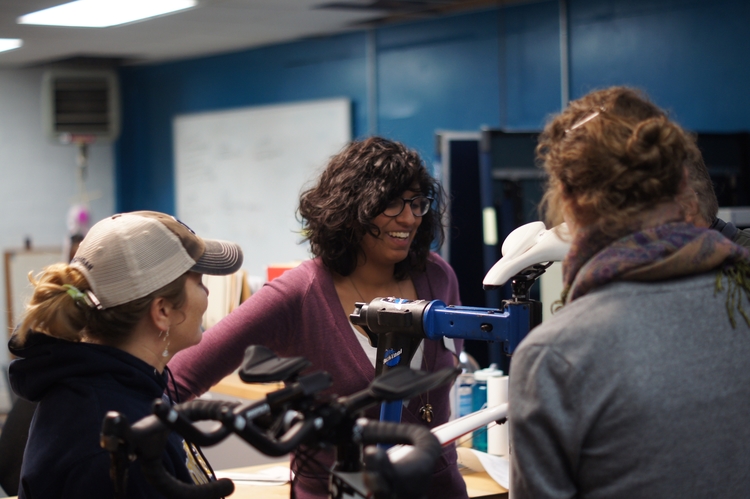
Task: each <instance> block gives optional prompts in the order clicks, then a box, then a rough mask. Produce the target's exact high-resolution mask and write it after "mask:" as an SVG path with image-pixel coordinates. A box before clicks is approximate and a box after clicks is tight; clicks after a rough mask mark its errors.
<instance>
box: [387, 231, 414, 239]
mask: <svg viewBox="0 0 750 499" xmlns="http://www.w3.org/2000/svg"><path fill="white" fill-rule="evenodd" d="M388 235H389V236H391V237H395V238H396V239H409V233H408V232H389V233H388Z"/></svg>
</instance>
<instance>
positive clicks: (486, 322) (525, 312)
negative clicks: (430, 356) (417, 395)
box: [349, 262, 552, 422]
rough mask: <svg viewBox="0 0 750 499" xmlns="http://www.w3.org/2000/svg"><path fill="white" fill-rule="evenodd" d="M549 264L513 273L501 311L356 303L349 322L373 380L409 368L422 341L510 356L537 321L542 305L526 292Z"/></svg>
mask: <svg viewBox="0 0 750 499" xmlns="http://www.w3.org/2000/svg"><path fill="white" fill-rule="evenodd" d="M550 265H552V263H551V262H549V263H544V264H535V265H532V266H530V267H528V268H526V269H525V270H523V271H522V272H520V273H518V274H516V275H515V276H514V277H513V278H512V279H511V288H512V291H513V295H512V298H511V299H510V300H505V301H503V307H502V309H489V308H481V307H464V306H455V305H446V304H445V303H443V302H442V301H440V300H432V301H427V300H405V299H402V298H375V299H374V300H372V301H371V302H370V303H360V302H358V303H356V304H355V309H354V312H353V313H352V314H351V315H350V316H349V320H350V321H351V322H352V324H355V325H357V326H361V327H362V329H364V330H365V332H366V333H367V335H368V336H369V338H370V342H371V344H372V345H373V346H376V347H377V349H378V350H377V356H376V359H377V361H376V366H375V376H379V375H381V374H383V373H385V372H387V371H388V370H389V369H392V368H394V367H396V366H409V364H410V363H411V359H412V357H413V356H414V353H415V352H416V351H417V348H418V347H419V344H420V342H421V341H422V340H423V339H424V338H427V339H430V340H439V339H442V338H460V339H467V340H480V341H499V342H502V343H503V346H502V348H503V352H504V353H505V354H506V355H509V356H510V355H512V354H513V352H514V351H515V349H516V347H517V346H518V344H519V343H520V342H521V340H523V339H524V338H525V337H526V335H527V334H528V333H529V331H531V329H533V328H534V327H535V326H537V325H539V324H540V323H541V322H542V304H541V302H539V301H536V300H532V299H531V298H530V297H529V290H530V289H531V286H532V285H533V284H534V282H536V280H537V279H538V278H539V277H540V276H541V275H542V274H543V273H544V272H545V271H546V269H547V268H548V267H549V266H550ZM487 287H488V285H485V288H487ZM402 404H403V402H402V401H401V400H398V401H393V402H387V403H384V404H383V405H382V406H381V412H380V420H381V421H396V422H397V421H400V420H401V409H402ZM430 417H431V415H430Z"/></svg>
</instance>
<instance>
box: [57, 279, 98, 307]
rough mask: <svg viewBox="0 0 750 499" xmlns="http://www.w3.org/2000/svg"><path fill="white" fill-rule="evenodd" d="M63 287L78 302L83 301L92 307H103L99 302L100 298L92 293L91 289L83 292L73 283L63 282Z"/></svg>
mask: <svg viewBox="0 0 750 499" xmlns="http://www.w3.org/2000/svg"><path fill="white" fill-rule="evenodd" d="M62 287H63V288H64V289H65V292H66V293H68V295H70V297H71V298H73V301H75V302H76V303H83V304H84V305H86V306H87V307H90V308H98V309H101V308H102V306H101V305H100V304H99V300H97V298H96V296H94V293H92V292H91V291H86V292H83V291H81V290H80V289H78V288H77V287H75V286H73V285H72V284H63V285H62Z"/></svg>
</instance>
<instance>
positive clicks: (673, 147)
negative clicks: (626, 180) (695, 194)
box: [625, 116, 685, 168]
mask: <svg viewBox="0 0 750 499" xmlns="http://www.w3.org/2000/svg"><path fill="white" fill-rule="evenodd" d="M625 147H626V148H625V150H626V154H627V156H628V157H629V159H630V161H631V163H632V164H634V165H644V166H647V167H649V168H654V167H659V166H660V165H664V164H669V163H674V161H673V158H674V157H675V155H677V156H683V157H684V155H685V151H684V143H683V141H682V134H680V132H679V130H678V129H677V128H676V127H675V125H674V124H673V123H671V122H670V121H669V120H668V119H667V118H666V117H663V116H659V117H655V118H651V119H647V120H644V121H641V122H640V123H638V124H637V125H636V127H635V129H634V130H633V133H632V134H631V136H630V138H629V139H628V141H627V144H626V146H625ZM678 163H681V161H679V162H678Z"/></svg>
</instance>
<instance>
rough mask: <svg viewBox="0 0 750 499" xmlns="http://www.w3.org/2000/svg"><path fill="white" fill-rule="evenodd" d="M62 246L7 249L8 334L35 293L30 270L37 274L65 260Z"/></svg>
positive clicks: (34, 274)
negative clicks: (30, 279)
mask: <svg viewBox="0 0 750 499" xmlns="http://www.w3.org/2000/svg"><path fill="white" fill-rule="evenodd" d="M63 261H64V260H63V250H62V248H39V249H33V250H20V249H19V250H5V292H6V316H7V318H8V334H10V333H11V332H13V330H14V329H15V327H16V326H17V325H18V321H19V319H20V318H21V316H22V315H23V312H24V310H25V309H26V304H27V303H28V302H29V300H30V299H31V296H32V295H33V294H34V286H32V285H31V282H30V281H29V272H31V274H32V275H33V276H36V275H37V274H38V273H39V272H41V271H42V269H44V267H46V266H47V265H52V264H53V263H60V262H63Z"/></svg>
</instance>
